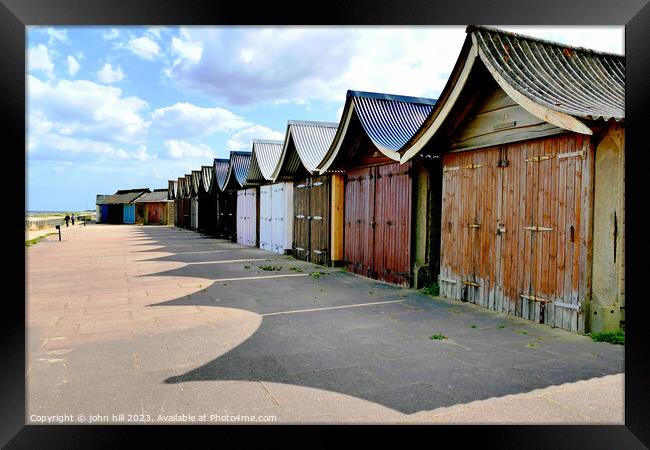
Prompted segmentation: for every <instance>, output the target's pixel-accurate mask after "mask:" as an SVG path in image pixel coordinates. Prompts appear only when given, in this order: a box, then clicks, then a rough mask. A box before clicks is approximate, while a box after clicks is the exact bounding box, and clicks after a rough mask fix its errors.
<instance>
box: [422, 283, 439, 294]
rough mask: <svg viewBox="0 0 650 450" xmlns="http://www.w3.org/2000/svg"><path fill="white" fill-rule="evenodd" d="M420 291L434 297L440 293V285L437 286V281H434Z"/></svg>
mask: <svg viewBox="0 0 650 450" xmlns="http://www.w3.org/2000/svg"><path fill="white" fill-rule="evenodd" d="M422 292H424V293H425V294H427V295H433V296H434V297H437V296H438V295H440V286H438V283H436V282H435V281H434V282H432V283H431V284H430V285H429V286H425V287H423V288H422Z"/></svg>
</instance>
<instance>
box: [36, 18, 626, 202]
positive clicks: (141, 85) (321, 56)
mask: <svg viewBox="0 0 650 450" xmlns="http://www.w3.org/2000/svg"><path fill="white" fill-rule="evenodd" d="M501 28H505V29H509V30H512V31H516V32H520V33H524V34H528V35H533V36H538V37H542V38H545V39H549V40H554V41H559V42H563V43H566V44H569V45H576V46H582V47H589V48H594V49H597V50H601V51H608V52H614V53H619V54H623V53H624V47H623V46H624V31H623V27H501ZM464 38H465V27H463V26H461V27H265V28H261V27H252V26H248V27H64V28H62V27H54V28H53V27H28V30H27V45H26V52H27V68H26V87H27V125H28V126H27V142H26V152H27V155H26V162H27V165H26V181H27V186H26V194H27V206H26V209H27V210H31V211H33V210H80V209H94V203H95V194H111V193H113V192H115V191H116V190H117V189H125V188H135V187H149V188H151V189H153V188H160V187H167V180H168V179H176V178H178V177H179V176H182V175H184V174H185V173H189V171H190V170H192V169H198V168H199V167H200V166H201V165H205V164H210V163H211V161H212V158H214V157H227V155H228V151H229V150H250V142H251V140H252V139H256V138H260V139H262V138H270V139H283V137H284V132H285V128H286V121H287V120H290V119H300V120H322V121H336V122H337V121H338V120H339V118H340V114H341V111H342V107H343V103H344V101H345V93H346V90H347V89H355V90H364V91H375V92H386V93H392V94H402V95H413V96H420V97H431V98H436V97H437V96H438V94H439V93H440V91H441V90H442V88H443V87H444V84H445V82H446V80H447V77H448V75H449V73H450V71H451V69H452V67H453V65H454V63H455V61H456V58H457V56H458V52H459V51H460V48H461V46H462V43H463V40H464Z"/></svg>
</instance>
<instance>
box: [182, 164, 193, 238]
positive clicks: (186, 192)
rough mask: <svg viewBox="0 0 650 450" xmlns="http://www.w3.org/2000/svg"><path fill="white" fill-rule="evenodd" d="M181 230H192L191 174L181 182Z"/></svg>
mask: <svg viewBox="0 0 650 450" xmlns="http://www.w3.org/2000/svg"><path fill="white" fill-rule="evenodd" d="M183 228H186V229H188V230H190V229H192V174H185V177H184V181H183Z"/></svg>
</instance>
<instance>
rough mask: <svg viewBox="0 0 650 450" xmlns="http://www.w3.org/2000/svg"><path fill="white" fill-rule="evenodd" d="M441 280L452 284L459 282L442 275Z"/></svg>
mask: <svg viewBox="0 0 650 450" xmlns="http://www.w3.org/2000/svg"><path fill="white" fill-rule="evenodd" d="M439 280H440V281H442V282H444V283H451V284H456V283H458V281H456V280H450V279H448V278H442V277H440V278H439Z"/></svg>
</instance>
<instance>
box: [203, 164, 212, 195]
mask: <svg viewBox="0 0 650 450" xmlns="http://www.w3.org/2000/svg"><path fill="white" fill-rule="evenodd" d="M213 170H214V169H213V167H212V166H201V180H202V181H203V192H210V187H211V186H212V171H213Z"/></svg>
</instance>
